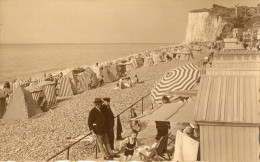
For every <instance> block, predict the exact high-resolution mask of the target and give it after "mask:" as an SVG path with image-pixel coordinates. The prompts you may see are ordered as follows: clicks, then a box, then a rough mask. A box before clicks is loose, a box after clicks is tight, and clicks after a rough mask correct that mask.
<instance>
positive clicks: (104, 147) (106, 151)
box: [88, 98, 116, 160]
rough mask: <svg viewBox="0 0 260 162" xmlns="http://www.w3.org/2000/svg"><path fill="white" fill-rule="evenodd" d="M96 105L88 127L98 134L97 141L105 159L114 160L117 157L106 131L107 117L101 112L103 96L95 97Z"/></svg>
mask: <svg viewBox="0 0 260 162" xmlns="http://www.w3.org/2000/svg"><path fill="white" fill-rule="evenodd" d="M93 103H94V105H95V107H94V108H93V109H91V111H90V112H89V117H88V127H89V130H90V131H91V132H94V134H95V135H96V139H97V143H98V146H99V149H100V151H101V153H102V154H103V156H104V160H113V157H116V156H115V155H114V153H113V152H112V150H111V147H110V144H109V140H108V136H107V132H106V124H105V123H106V119H105V116H104V115H103V113H102V112H101V108H102V103H103V101H102V100H101V98H95V101H94V102H93Z"/></svg>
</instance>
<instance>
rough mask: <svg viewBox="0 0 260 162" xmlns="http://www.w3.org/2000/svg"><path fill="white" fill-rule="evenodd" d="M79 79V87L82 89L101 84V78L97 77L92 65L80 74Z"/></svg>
mask: <svg viewBox="0 0 260 162" xmlns="http://www.w3.org/2000/svg"><path fill="white" fill-rule="evenodd" d="M78 80H79V87H78V89H79V90H80V91H86V90H90V89H92V88H95V87H97V86H98V85H99V80H98V78H97V75H96V73H94V72H93V71H92V69H91V68H90V67H88V68H87V69H86V70H85V71H84V72H83V73H79V74H78ZM91 83H92V84H91ZM90 84H91V85H90Z"/></svg>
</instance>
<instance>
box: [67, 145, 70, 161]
mask: <svg viewBox="0 0 260 162" xmlns="http://www.w3.org/2000/svg"><path fill="white" fill-rule="evenodd" d="M69 159H70V147H68V149H67V160H69Z"/></svg>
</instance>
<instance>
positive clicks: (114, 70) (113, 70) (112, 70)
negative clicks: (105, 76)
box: [109, 64, 119, 77]
mask: <svg viewBox="0 0 260 162" xmlns="http://www.w3.org/2000/svg"><path fill="white" fill-rule="evenodd" d="M109 71H110V73H111V74H112V75H113V76H116V77H118V76H119V75H118V71H117V65H114V64H111V65H110V66H109Z"/></svg>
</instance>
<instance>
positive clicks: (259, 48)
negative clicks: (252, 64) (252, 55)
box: [256, 41, 260, 51]
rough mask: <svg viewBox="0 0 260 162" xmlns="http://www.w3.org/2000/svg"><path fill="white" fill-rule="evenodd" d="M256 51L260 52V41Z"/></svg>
mask: <svg viewBox="0 0 260 162" xmlns="http://www.w3.org/2000/svg"><path fill="white" fill-rule="evenodd" d="M256 50H257V51H260V41H258V42H257V44H256Z"/></svg>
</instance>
